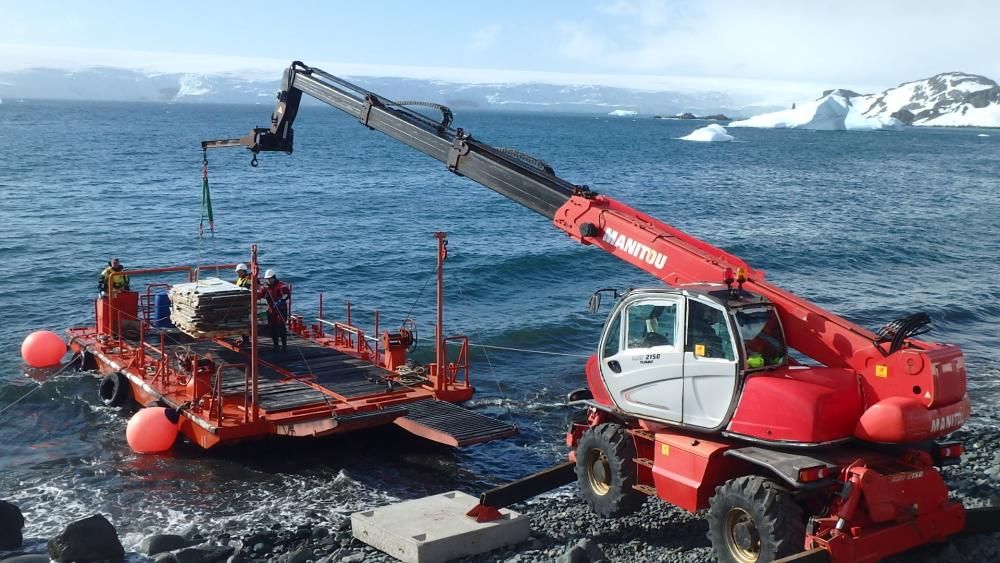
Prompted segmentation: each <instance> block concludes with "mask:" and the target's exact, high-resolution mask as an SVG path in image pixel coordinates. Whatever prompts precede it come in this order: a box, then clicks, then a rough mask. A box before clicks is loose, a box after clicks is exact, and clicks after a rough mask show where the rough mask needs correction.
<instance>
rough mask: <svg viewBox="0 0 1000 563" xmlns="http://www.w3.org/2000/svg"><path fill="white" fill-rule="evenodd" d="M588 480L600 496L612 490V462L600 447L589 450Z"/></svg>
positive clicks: (592, 488)
mask: <svg viewBox="0 0 1000 563" xmlns="http://www.w3.org/2000/svg"><path fill="white" fill-rule="evenodd" d="M587 480H588V481H589V483H590V488H591V490H593V491H594V492H595V493H597V494H598V495H600V496H604V495H606V494H608V493H609V492H611V463H610V462H609V461H608V456H607V455H606V454H605V453H604V452H603V451H601V450H600V449H599V448H594V449H592V450H590V451H589V452H587Z"/></svg>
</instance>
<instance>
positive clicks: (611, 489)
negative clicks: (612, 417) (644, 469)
mask: <svg viewBox="0 0 1000 563" xmlns="http://www.w3.org/2000/svg"><path fill="white" fill-rule="evenodd" d="M633 459H635V444H634V442H633V441H632V437H631V436H629V435H628V433H627V432H625V429H624V428H622V426H621V425H620V424H615V423H612V422H607V423H604V424H598V425H597V426H594V427H593V428H588V429H587V430H586V431H585V432H584V433H583V436H581V437H580V443H579V444H578V445H577V447H576V480H577V482H578V483H579V484H580V493H581V494H582V495H583V499H584V500H585V501H587V504H588V505H590V508H591V510H593V511H594V512H596V513H597V514H599V515H601V516H605V517H617V516H625V515H627V514H632V513H633V512H635V511H636V510H639V508H640V507H641V506H642V503H643V502H645V500H646V495H644V494H642V493H640V492H639V491H637V490H635V489H634V488H633V487H632V486H633V485H635V484H636V478H637V476H636V467H635V462H634V461H632V460H633Z"/></svg>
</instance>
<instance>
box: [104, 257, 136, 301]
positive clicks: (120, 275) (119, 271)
mask: <svg viewBox="0 0 1000 563" xmlns="http://www.w3.org/2000/svg"><path fill="white" fill-rule="evenodd" d="M128 290H129V279H128V274H126V273H125V267H124V266H122V263H121V262H120V261H119V260H118V259H117V258H112V259H111V261H110V262H108V265H107V266H106V267H105V268H104V270H102V271H101V276H100V278H98V280H97V291H98V292H99V293H100V294H101V295H102V296H104V295H108V294H109V293H111V292H115V293H118V292H120V291H128Z"/></svg>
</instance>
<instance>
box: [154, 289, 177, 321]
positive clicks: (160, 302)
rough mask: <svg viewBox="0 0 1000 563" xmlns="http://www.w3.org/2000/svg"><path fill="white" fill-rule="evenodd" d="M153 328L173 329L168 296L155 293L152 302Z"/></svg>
mask: <svg viewBox="0 0 1000 563" xmlns="http://www.w3.org/2000/svg"><path fill="white" fill-rule="evenodd" d="M152 324H153V326H155V327H157V328H173V326H174V323H172V322H170V296H169V295H167V294H166V293H157V294H156V298H155V299H154V300H153V323H152Z"/></svg>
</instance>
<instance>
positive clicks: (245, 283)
mask: <svg viewBox="0 0 1000 563" xmlns="http://www.w3.org/2000/svg"><path fill="white" fill-rule="evenodd" d="M233 283H235V284H236V286H237V287H243V288H246V289H250V286H251V285H252V283H251V280H250V273H249V270H248V268H247V265H246V264H244V263H242V262H240V263H239V264H237V265H236V281H234V282H233Z"/></svg>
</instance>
